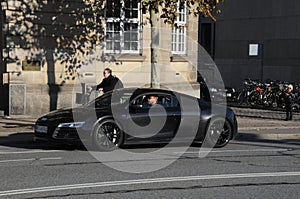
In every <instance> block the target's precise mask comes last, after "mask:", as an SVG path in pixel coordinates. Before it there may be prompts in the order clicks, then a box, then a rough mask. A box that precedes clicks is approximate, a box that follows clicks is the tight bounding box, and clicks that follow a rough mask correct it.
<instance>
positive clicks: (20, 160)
mask: <svg viewBox="0 0 300 199" xmlns="http://www.w3.org/2000/svg"><path fill="white" fill-rule="evenodd" d="M34 160H35V159H34V158H29V159H16V160H1V161H0V163H7V162H26V161H34Z"/></svg>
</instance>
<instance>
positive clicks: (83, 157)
mask: <svg viewBox="0 0 300 199" xmlns="http://www.w3.org/2000/svg"><path fill="white" fill-rule="evenodd" d="M27 127H28V126H24V127H22V128H24V129H26V128H27ZM22 128H21V129H22ZM28 130H30V128H29V127H28V129H26V131H27V132H24V133H22V132H16V133H14V132H10V133H9V134H8V135H5V136H1V137H0V173H1V177H0V198H1V197H2V198H205V199H207V198H212V199H215V198H264V199H267V198H272V199H274V198H289V199H293V198H295V199H296V198H299V194H300V189H299V188H300V166H299V165H300V164H299V163H300V159H299V158H300V150H299V149H300V143H299V142H298V139H283V140H278V139H276V140H273V139H244V137H242V136H241V137H239V138H238V140H235V141H232V142H231V143H230V144H229V145H227V146H226V147H225V148H222V149H213V150H212V151H211V152H210V153H208V154H207V152H206V151H203V148H201V146H200V145H198V146H193V147H190V148H189V149H188V150H187V151H185V153H184V154H183V155H180V154H181V153H182V152H184V146H183V145H175V146H170V147H168V151H164V152H158V154H157V155H156V156H151V158H149V157H148V156H145V157H144V158H139V159H135V158H132V157H130V158H127V157H120V159H111V158H110V157H109V156H108V153H107V152H102V153H99V154H98V155H100V156H101V157H106V158H104V159H102V161H99V160H98V159H96V158H95V157H94V156H93V155H92V154H91V153H90V152H88V151H86V150H84V149H83V148H81V147H68V146H50V145H48V144H44V143H40V144H35V143H33V141H32V133H30V131H28ZM273 130H274V131H276V132H277V133H278V131H279V132H280V131H281V129H278V128H274V129H273ZM273 130H272V129H262V130H259V132H257V129H251V128H246V127H244V129H243V133H244V134H245V135H246V134H247V133H248V134H251V135H252V134H258V133H263V132H265V131H268V132H270V133H272V131H273ZM284 130H285V131H287V132H290V133H295V134H297V133H298V132H299V129H297V128H291V129H288V128H285V129H284ZM247 138H249V137H247ZM160 147H162V146H153V145H152V146H135V147H128V148H125V150H127V151H130V152H132V153H135V154H141V153H150V152H153V151H158V150H159V148H160ZM200 149H201V150H202V152H201V153H199V151H200ZM170 161H174V162H173V163H171V164H170V165H168V166H166V167H164V168H162V169H159V170H157V171H153V172H149V173H127V172H124V171H122V170H124V169H126V168H127V169H133V170H136V171H139V170H142V169H144V168H150V169H151V168H155V167H156V166H157V165H160V164H164V163H166V162H167V163H168V162H170ZM112 167H117V168H119V170H116V169H113V168H112Z"/></svg>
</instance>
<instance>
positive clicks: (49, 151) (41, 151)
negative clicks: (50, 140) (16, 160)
mask: <svg viewBox="0 0 300 199" xmlns="http://www.w3.org/2000/svg"><path fill="white" fill-rule="evenodd" d="M54 152H62V151H61V150H30V151H0V154H28V153H54Z"/></svg>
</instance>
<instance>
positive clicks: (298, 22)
mask: <svg viewBox="0 0 300 199" xmlns="http://www.w3.org/2000/svg"><path fill="white" fill-rule="evenodd" d="M220 9H221V11H222V13H221V14H219V15H218V16H217V22H216V23H215V24H214V25H213V26H212V33H211V35H212V38H213V39H212V43H211V46H212V49H211V50H210V53H211V55H212V57H213V58H214V60H215V62H216V64H217V66H218V68H219V70H220V72H221V74H222V77H223V80H224V83H225V85H226V86H232V87H235V88H237V89H241V88H242V82H243V80H244V79H245V78H248V77H249V78H253V79H263V80H266V79H275V80H282V81H290V82H295V83H299V82H300V53H299V52H300V1H299V0H288V1H287V0H276V1H274V0H252V1H248V0H236V1H226V2H225V3H222V5H221V6H220ZM200 21H201V20H200ZM200 23H209V22H208V20H207V19H204V20H203V19H202V22H200ZM199 33H201V26H200V32H199ZM199 38H200V40H201V35H200V36H199ZM200 42H201V41H200ZM202 43H203V41H202ZM251 43H258V44H262V45H263V53H262V55H261V56H257V57H251V56H249V44H251Z"/></svg>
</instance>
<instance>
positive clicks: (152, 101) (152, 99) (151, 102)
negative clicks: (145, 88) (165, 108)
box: [143, 94, 158, 107]
mask: <svg viewBox="0 0 300 199" xmlns="http://www.w3.org/2000/svg"><path fill="white" fill-rule="evenodd" d="M157 103H158V96H157V95H155V94H153V95H148V96H147V103H144V104H143V107H153V106H155V105H156V104H157Z"/></svg>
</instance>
